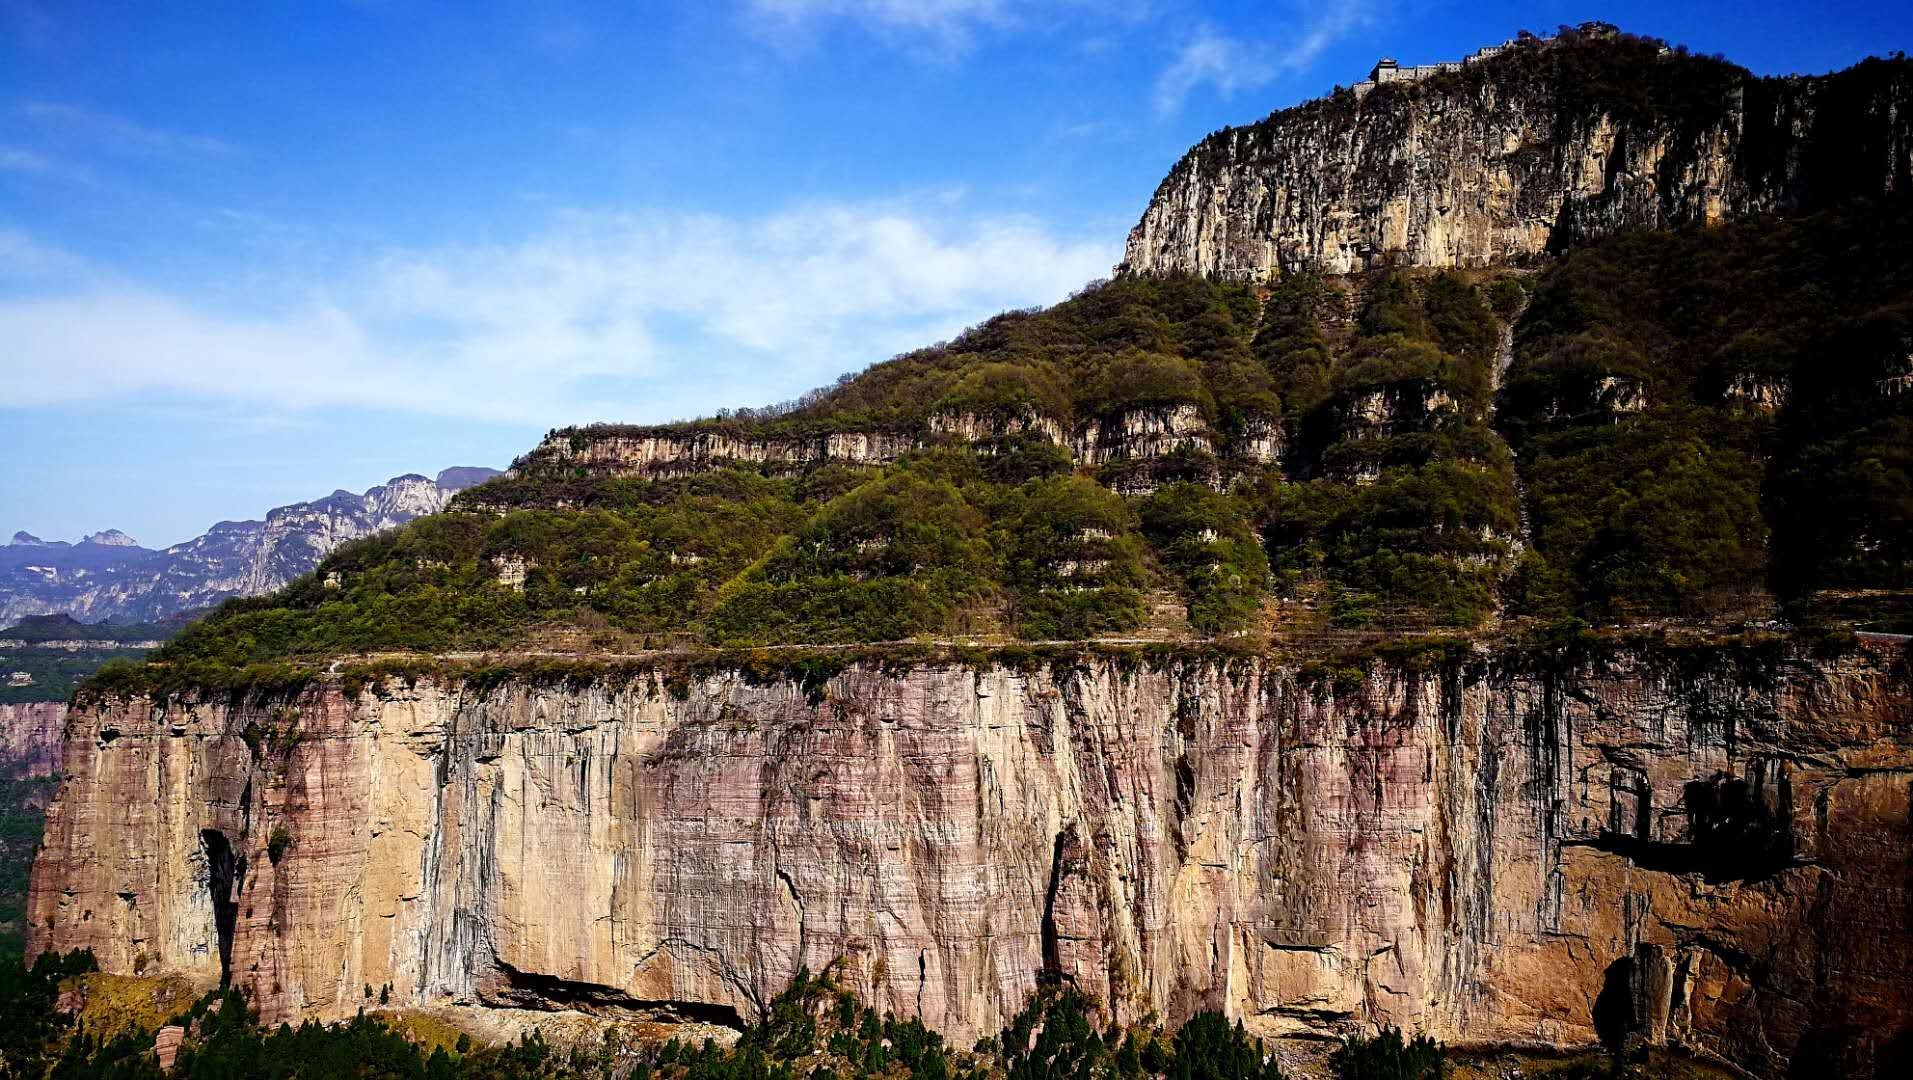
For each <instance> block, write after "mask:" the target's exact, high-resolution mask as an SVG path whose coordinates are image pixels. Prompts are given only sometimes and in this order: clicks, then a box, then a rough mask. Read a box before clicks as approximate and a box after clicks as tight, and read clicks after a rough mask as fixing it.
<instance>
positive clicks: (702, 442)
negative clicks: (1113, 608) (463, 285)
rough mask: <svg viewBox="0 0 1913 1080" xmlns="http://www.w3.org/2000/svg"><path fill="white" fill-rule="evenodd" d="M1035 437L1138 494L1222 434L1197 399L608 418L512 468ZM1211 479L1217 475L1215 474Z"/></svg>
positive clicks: (1269, 430)
mask: <svg viewBox="0 0 1913 1080" xmlns="http://www.w3.org/2000/svg"><path fill="white" fill-rule="evenodd" d="M1012 438H1035V439H1041V440H1044V441H1048V442H1052V443H1055V444H1057V445H1058V446H1062V447H1063V448H1065V449H1067V450H1068V451H1069V452H1070V453H1071V455H1072V456H1073V457H1074V458H1075V460H1076V461H1077V462H1078V463H1080V464H1083V465H1086V466H1091V467H1097V466H1104V465H1129V466H1134V468H1133V469H1131V470H1129V471H1127V472H1123V473H1122V474H1121V475H1119V476H1118V475H1112V476H1111V477H1109V478H1108V479H1109V482H1110V484H1111V486H1112V487H1114V488H1116V489H1117V490H1118V491H1121V492H1123V493H1124V494H1141V493H1147V492H1148V491H1150V490H1152V489H1153V487H1154V483H1155V479H1156V478H1155V475H1154V472H1153V471H1152V470H1151V469H1150V468H1149V467H1148V466H1149V465H1150V463H1152V462H1156V461H1160V460H1162V459H1164V458H1170V457H1175V456H1178V455H1186V454H1191V453H1196V454H1204V455H1206V454H1209V453H1210V452H1211V451H1212V450H1213V449H1214V443H1215V438H1214V436H1213V434H1212V433H1211V431H1210V429H1209V425H1208V421H1207V420H1206V419H1205V418H1204V417H1203V415H1202V411H1201V409H1199V408H1198V407H1197V406H1195V405H1192V404H1189V405H1175V406H1166V407H1161V408H1149V409H1132V410H1128V411H1125V412H1120V413H1117V414H1115V415H1113V416H1109V417H1105V418H1102V419H1096V420H1090V421H1088V422H1086V423H1084V424H1081V425H1079V426H1077V427H1076V428H1074V429H1073V430H1065V428H1064V426H1063V425H1062V423H1060V422H1059V421H1057V420H1055V419H1053V418H1050V417H1046V416H1026V417H1016V418H1010V419H1005V420H992V419H988V418H984V417H979V416H976V415H973V414H968V413H937V414H933V415H932V416H930V417H929V418H928V419H927V420H926V421H925V424H924V430H923V432H922V433H921V434H920V435H919V434H909V433H892V432H857V431H845V432H835V433H831V434H824V435H811V436H802V437H789V438H784V437H772V436H765V435H761V434H751V433H749V432H748V431H746V430H745V429H739V430H738V431H736V432H731V431H725V430H710V431H695V432H691V433H683V432H678V431H674V430H673V429H669V428H642V427H624V426H616V425H606V426H600V427H595V428H594V427H586V428H577V429H569V430H565V431H556V432H553V433H551V434H550V435H548V436H547V437H546V438H545V440H544V442H542V443H540V444H539V445H538V447H537V448H536V449H534V450H533V451H532V452H531V453H529V454H527V455H525V456H524V457H523V458H521V459H520V460H519V461H518V462H517V463H516V464H515V465H514V466H513V468H512V471H513V473H514V474H517V475H521V476H523V475H546V476H565V475H574V474H576V473H578V472H580V471H582V472H584V473H587V474H594V475H601V476H629V477H649V478H659V477H669V476H686V475H691V474H694V473H699V472H704V471H707V470H710V469H715V468H719V467H722V466H725V465H735V464H741V465H752V466H760V467H766V468H769V469H772V470H774V471H778V470H783V471H796V470H800V469H804V468H808V467H811V466H815V465H822V464H826V463H835V464H844V465H883V464H887V463H889V462H892V461H895V460H896V459H897V458H899V457H902V456H903V455H904V454H907V453H909V452H911V451H912V450H919V449H922V448H924V447H926V446H929V445H931V444H932V443H935V442H943V441H955V442H964V443H970V444H974V445H976V446H978V447H979V448H981V449H983V450H984V451H985V452H989V451H991V450H992V449H994V447H995V446H996V445H999V444H1000V443H1001V442H1002V441H1003V440H1005V439H1012ZM1281 448H1282V432H1281V430H1280V428H1279V426H1278V425H1277V424H1276V423H1275V422H1274V421H1272V420H1260V421H1257V422H1256V423H1254V424H1253V425H1252V426H1251V427H1250V429H1249V430H1248V431H1247V432H1246V433H1245V436H1244V438H1243V439H1242V443H1241V452H1240V453H1239V454H1238V457H1239V458H1240V459H1241V460H1242V461H1244V462H1247V463H1251V464H1258V465H1259V464H1267V463H1270V462H1274V461H1277V460H1279V459H1280V456H1281ZM1211 479H1213V477H1211Z"/></svg>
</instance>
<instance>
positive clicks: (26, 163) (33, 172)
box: [0, 146, 96, 184]
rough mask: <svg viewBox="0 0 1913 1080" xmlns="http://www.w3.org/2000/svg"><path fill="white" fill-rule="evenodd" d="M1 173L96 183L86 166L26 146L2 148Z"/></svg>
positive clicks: (80, 182)
mask: <svg viewBox="0 0 1913 1080" xmlns="http://www.w3.org/2000/svg"><path fill="white" fill-rule="evenodd" d="M0 173H16V174H19V175H22V176H32V177H37V178H40V179H47V180H65V181H68V182H70V183H76V184H93V183H95V182H96V181H95V179H94V176H93V173H92V171H91V170H89V169H87V168H86V167H85V166H83V165H76V164H74V163H73V162H71V161H64V160H62V159H60V158H57V157H54V156H53V155H51V154H44V153H41V152H40V151H38V150H31V149H28V148H26V147H24V146H0Z"/></svg>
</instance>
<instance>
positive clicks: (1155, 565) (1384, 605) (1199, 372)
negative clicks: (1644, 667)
mask: <svg viewBox="0 0 1913 1080" xmlns="http://www.w3.org/2000/svg"><path fill="white" fill-rule="evenodd" d="M1910 255H1913V216H1910V215H1909V211H1908V208H1907V206H1906V204H1905V203H1904V202H1897V203H1890V204H1882V203H1851V204H1846V205H1843V206H1841V207H1839V208H1837V209H1833V210H1828V211H1824V212H1821V213H1818V214H1815V215H1812V216H1808V217H1799V218H1779V217H1762V218H1756V219H1751V220H1747V221H1744V222H1740V223H1735V224H1731V225H1727V226H1722V227H1716V228H1712V229H1706V230H1702V229H1688V230H1679V231H1655V232H1648V231H1639V232H1630V233H1626V234H1622V235H1619V236H1616V237H1614V238H1612V239H1610V240H1606V241H1603V242H1600V243H1596V244H1592V245H1589V246H1587V247H1584V248H1580V249H1577V250H1574V251H1572V252H1570V253H1568V254H1567V255H1565V256H1564V257H1562V258H1560V259H1559V260H1557V261H1555V262H1553V263H1552V264H1550V265H1548V266H1546V267H1545V268H1543V269H1541V270H1539V271H1537V272H1522V271H1514V270H1480V271H1465V272H1463V271H1448V272H1433V273H1431V272H1416V271H1406V270H1382V271H1376V272H1371V273H1368V274H1364V275H1357V276H1348V277H1338V278H1325V277H1317V276H1313V275H1309V274H1291V275H1288V276H1285V277H1284V278H1282V279H1280V280H1279V281H1278V282H1276V283H1275V284H1274V285H1273V286H1271V287H1267V288H1262V287H1255V286H1250V285H1245V284H1234V283H1220V282H1212V281H1207V280H1202V279H1199V278H1194V277H1186V276H1183V277H1163V278H1151V277H1136V276H1128V277H1123V278H1120V279H1117V280H1115V281H1111V282H1104V283H1098V284H1094V285H1091V286H1090V287H1088V288H1086V289H1084V290H1083V291H1082V292H1081V293H1079V294H1078V295H1076V296H1073V297H1071V298H1070V299H1068V300H1066V301H1064V302H1063V303H1061V304H1058V305H1056V306H1055V307H1053V308H1049V309H1046V310H1041V311H1024V312H1013V313H1010V314H1006V315H1003V316H1000V317H998V318H996V319H993V320H991V321H989V322H987V323H985V324H983V325H981V326H978V327H976V328H975V329H973V330H971V331H969V332H967V333H965V334H964V335H962V336H961V337H959V338H957V339H956V340H954V341H951V342H949V343H947V344H943V345H939V346H936V347H933V348H929V349H925V350H922V351H919V352H916V353H911V354H908V355H905V356H901V357H898V358H896V359H894V360H891V361H888V362H886V363H882V364H878V365H876V366H874V367H872V368H870V369H869V370H867V371H865V372H863V373H862V374H860V375H858V376H855V377H851V378H846V379H845V380H842V381H841V382H839V383H838V384H837V385H836V386H835V387H832V388H830V389H828V390H826V391H823V392H820V393H818V394H815V395H811V396H810V397H809V398H807V399H806V400H805V401H803V402H801V403H799V404H797V405H795V406H792V407H787V408H784V409H780V410H763V411H761V412H751V411H742V412H739V413H736V414H730V415H727V416H725V417H722V418H718V419H713V420H709V421H700V422H695V423H691V424H684V425H676V426H673V427H667V428H652V429H633V428H619V427H593V428H584V429H576V430H572V431H568V432H559V433H555V434H554V436H553V437H552V438H551V439H548V440H547V441H546V443H545V444H544V445H543V446H541V447H540V448H539V450H538V451H536V452H534V453H532V454H530V455H528V456H527V457H525V458H524V459H522V460H521V461H520V462H519V463H518V467H517V468H516V469H515V470H514V472H513V473H512V474H511V475H508V476H506V477H502V478H499V479H497V480H494V481H492V482H490V483H488V484H485V485H482V486H480V487H478V488H475V489H472V490H470V491H468V492H466V493H464V494H463V495H461V496H460V497H459V498H458V499H457V500H456V501H455V503H454V504H453V506H452V507H451V509H450V511H449V512H446V513H443V514H439V515H436V516H433V517H431V518H427V519H423V520H420V521H418V522H415V523H413V524H412V525H410V526H408V527H406V528H404V529H401V530H397V531H395V532H392V533H390V534H386V535H382V536H378V537H374V538H371V539H368V540H364V541H361V542H358V543H354V544H351V545H348V546H347V547H346V548H344V549H343V550H341V551H339V552H338V553H336V554H335V555H333V556H332V557H330V558H329V559H328V560H327V561H326V562H325V563H324V564H323V565H322V566H321V567H320V568H319V570H318V571H317V572H316V573H315V574H313V575H311V576H308V577H306V578H303V579H301V580H299V581H298V582H296V583H294V584H293V585H292V586H291V587H289V588H288V589H286V590H285V591H283V592H281V593H279V594H276V595H274V596H270V597H264V598H259V599H253V600H243V601H236V602H233V603H230V604H228V605H227V606H225V607H224V608H222V609H221V610H220V611H219V612H218V613H217V614H216V615H214V616H213V617H211V618H209V619H207V620H205V621H204V622H202V623H200V624H198V625H196V626H195V627H193V628H191V629H190V630H189V631H187V632H186V633H184V634H183V635H181V636H180V637H179V638H177V639H176V640H175V641H173V642H172V643H170V644H168V645H167V646H166V647H165V648H164V649H162V650H160V652H159V653H158V654H157V655H156V659H158V660H160V661H162V662H163V663H164V664H165V665H166V666H167V667H168V668H169V669H170V670H171V671H172V673H173V675H174V676H180V677H183V676H186V675H188V674H190V673H191V672H193V671H195V670H197V671H198V672H199V675H200V677H206V678H211V677H214V676H215V675H217V673H219V672H225V673H227V674H230V673H231V672H233V671H234V670H236V669H240V668H244V667H246V666H247V665H252V664H260V663H281V662H284V661H287V660H298V659H301V658H314V657H320V656H327V655H337V654H347V653H369V652H382V651H392V650H420V651H435V652H437V651H447V650H460V649H501V648H509V647H514V646H524V645H528V644H537V643H545V644H557V645H569V646H574V647H590V648H599V649H603V648H639V647H646V646H650V647H658V646H664V645H686V644H701V645H714V646H760V645H772V644H797V643H801V644H841V643H853V642H888V641H898V640H905V639H911V638H946V637H957V638H963V639H966V640H977V641H984V642H988V641H1004V642H1008V641H1014V640H1026V641H1029V640H1041V641H1052V640H1080V639H1089V638H1119V639H1122V638H1129V637H1132V636H1133V637H1153V638H1208V637H1240V636H1249V637H1253V638H1260V637H1261V636H1262V635H1268V634H1274V635H1276V636H1278V637H1279V636H1281V635H1283V634H1285V633H1302V632H1305V631H1319V630H1323V629H1338V628H1339V629H1344V630H1368V631H1381V632H1390V631H1400V630H1428V629H1437V628H1439V629H1446V630H1451V631H1482V630H1502V631H1506V630H1510V629H1518V628H1521V627H1547V626H1554V625H1558V624H1561V623H1563V622H1570V623H1577V624H1578V623H1592V624H1603V623H1621V622H1628V621H1637V620H1642V619H1654V620H1678V621H1686V622H1699V623H1704V624H1713V625H1719V624H1733V625H1740V624H1743V623H1746V622H1747V621H1749V620H1764V619H1768V618H1772V617H1774V616H1775V615H1776V614H1780V615H1788V614H1792V615H1794V616H1796V617H1809V616H1811V617H1820V616H1822V615H1825V614H1826V613H1828V612H1831V613H1833V614H1835V615H1839V616H1842V617H1845V618H1848V619H1850V620H1851V621H1853V622H1855V623H1857V624H1859V625H1861V626H1873V627H1876V628H1893V627H1899V628H1902V629H1903V628H1905V626H1906V621H1905V620H1906V610H1905V606H1904V604H1903V598H1904V596H1905V591H1906V590H1907V589H1908V588H1909V586H1913V479H1910V478H1913V257H1909V256H1910ZM873 431H874V432H888V433H892V434H894V435H897V436H900V437H901V438H902V439H903V440H904V445H905V446H906V447H907V449H905V450H904V451H903V452H901V453H899V454H896V455H894V456H891V457H888V458H882V459H876V460H866V461H862V462H857V461H847V460H841V459H837V458H831V457H828V456H825V457H820V458H818V459H815V460H809V461H796V462H792V461H781V462H780V461H765V460H759V461H751V460H747V459H744V457H743V456H742V455H740V457H739V458H736V459H725V458H723V457H721V456H717V457H714V458H712V459H711V460H708V461H703V462H700V463H699V466H698V467H697V468H694V469H677V470H670V471H658V472H646V471H645V469H644V468H643V467H642V466H641V465H640V466H634V467H628V468H627V467H618V466H617V465H616V463H615V462H614V463H613V466H612V467H604V466H603V464H602V459H599V460H598V461H597V462H596V463H592V464H588V463H587V460H588V459H587V456H585V455H580V454H573V453H571V452H570V451H575V450H578V449H579V448H587V449H588V448H590V447H593V446H595V445H598V444H601V443H616V442H617V441H618V440H631V439H634V438H674V439H679V440H684V439H691V438H697V437H705V436H711V435H713V433H715V434H716V435H717V436H719V437H721V440H728V442H723V441H720V444H719V445H734V446H745V447H749V446H763V445H771V444H773V443H774V442H775V441H776V440H779V439H786V440H792V439H795V440H802V439H807V438H813V437H815V436H817V435H818V434H819V433H829V432H873ZM553 447H558V448H560V452H554V451H553ZM1789 605H1791V607H1789ZM124 675H125V673H124V672H121V673H120V677H124ZM113 677H114V673H112V672H109V673H108V681H109V683H110V681H111V679H112V678H113Z"/></svg>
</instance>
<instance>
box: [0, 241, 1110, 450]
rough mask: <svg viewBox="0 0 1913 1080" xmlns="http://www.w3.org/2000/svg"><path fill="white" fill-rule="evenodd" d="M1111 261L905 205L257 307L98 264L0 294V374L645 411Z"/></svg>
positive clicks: (491, 254) (215, 392) (540, 419)
mask: <svg viewBox="0 0 1913 1080" xmlns="http://www.w3.org/2000/svg"><path fill="white" fill-rule="evenodd" d="M8 243H14V244H18V245H26V244H27V243H28V242H27V241H26V238H24V237H20V236H18V235H14V236H12V238H11V239H9V237H8V234H5V233H0V259H4V258H5V257H6V252H7V249H6V244H8ZM23 250H24V247H23ZM36 250H38V249H36ZM1117 254H1118V253H1117V252H1116V251H1115V250H1114V247H1113V246H1112V245H1109V244H1106V243H1101V242H1094V243H1092V242H1081V241H1075V240H1071V239H1067V238H1063V237H1059V236H1057V235H1055V234H1053V233H1052V232H1051V231H1049V230H1047V229H1045V228H1043V227H1042V226H1040V225H1038V224H1036V223H1033V222H1030V221H1026V220H1019V219H1011V218H992V217H976V216H965V215H962V214H961V213H960V212H954V211H952V210H951V209H950V208H949V207H947V206H937V205H927V204H917V203H901V204H828V205H813V206H804V207H797V208H793V209H790V210H787V211H785V212H782V213H778V214H775V215H771V216H768V217H761V218H753V219H733V218H722V217H713V216H703V215H688V214H635V215H604V214H573V215H568V216H566V217H564V218H563V219H562V220H560V221H558V222H556V223H555V224H554V225H553V226H552V227H551V228H550V229H549V230H547V231H546V232H544V233H543V234H541V235H538V236H534V237H532V238H530V239H527V240H525V241H524V242H522V243H518V244H515V245H510V246H500V247H458V248H442V249H433V250H420V251H398V252H392V253H389V254H387V255H385V256H383V257H381V258H378V259H376V260H374V261H372V262H369V263H367V264H365V265H363V266H361V267H359V268H358V269H357V270H356V271H354V272H353V273H351V274H350V275H349V276H348V277H347V278H346V279H344V280H341V281H335V282H331V283H328V284H326V285H324V286H318V287H314V288H312V289H310V290H309V291H308V293H307V296H306V299H305V300H304V301H303V302H301V303H298V304H296V305H293V306H291V307H289V308H286V309H283V310H276V311H269V312H263V313H260V312H252V313H233V312H224V311H215V310H209V309H207V308H205V307H203V306H201V305H198V304H196V303H195V302H193V301H192V300H191V299H189V298H186V297H183V296H179V295H175V294H171V293H166V292H161V291H158V290H154V289H150V288H145V287H142V286H139V285H137V284H134V283H130V282H127V281H124V280H121V279H118V278H115V277H113V276H111V275H108V274H104V273H97V274H89V275H86V276H84V277H82V278H80V279H77V280H75V279H72V278H71V276H70V275H69V277H68V279H67V280H66V281H65V282H64V283H63V285H62V286H61V287H59V288H53V289H47V288H38V289H29V290H14V294H13V295H12V296H11V297H9V296H7V295H6V293H5V292H4V291H0V340H4V341H7V342H8V348H7V349H5V350H0V380H4V381H5V382H6V383H7V384H8V385H11V386H13V387H15V388H16V392H15V393H14V395H13V397H12V399H11V400H10V402H9V404H11V405H16V406H18V405H26V406H33V405H47V404H54V403H59V402H70V401H79V400H89V399H100V398H108V397H117V396H123V395H129V394H152V393H165V394H182V395H190V396H193V397H196V398H202V399H208V400H213V401H221V402H243V403H249V404H251V405H254V406H257V407H263V408H268V409H276V410H281V411H291V412H296V411H298V410H300V409H304V408H308V407H317V406H334V405H348V406H378V407H388V408H397V409H407V410H415V411H420V412H429V413H438V414H445V415H455V416H464V417H472V418H479V419H490V420H508V421H518V422H527V421H531V422H537V423H559V422H567V421H582V420H591V419H621V418H625V419H631V418H636V419H644V418H652V419H658V418H665V417H669V416H673V415H680V414H691V413H695V412H698V411H708V410H710V409H712V408H714V407H716V406H719V405H735V404H741V403H751V402H753V401H757V402H761V401H765V400H769V399H771V398H774V397H779V396H786V395H789V394H792V393H795V392H797V391H799V390H801V389H803V388H805V387H807V386H810V385H814V384H817V383H821V382H824V381H827V380H828V379H829V378H831V377H833V376H835V375H836V374H839V373H841V372H843V371H847V370H853V369H855V368H859V367H862V366H864V365H865V364H868V363H869V362H871V361H873V360H878V359H882V358H883V357H884V356H886V355H889V354H890V353H893V352H897V351H902V350H904V349H907V348H910V347H913V346H917V345H922V344H927V343H928V342H930V341H933V340H936V339H938V338H943V337H947V336H949V335H950V334H951V333H953V332H954V331H955V330H957V329H959V328H961V327H962V326H964V325H967V324H969V323H972V322H974V321H976V320H977V319H979V318H982V317H984V316H987V315H989V314H991V313H994V312H996V311H999V310H1002V309H1005V308H1011V307H1019V306H1024V305H1028V304H1031V303H1039V302H1046V301H1053V300H1056V299H1059V298H1060V297H1062V296H1063V295H1064V294H1065V293H1067V292H1068V291H1069V290H1070V289H1072V288H1074V287H1076V286H1078V285H1080V284H1082V283H1083V282H1084V281H1085V280H1088V279H1089V278H1091V277H1094V276H1097V275H1099V274H1101V273H1103V272H1105V271H1106V270H1107V268H1108V266H1109V265H1110V264H1111V263H1112V262H1113V261H1114V260H1115V258H1116V256H1117ZM40 261H41V262H42V263H45V262H47V259H46V258H45V256H44V255H43V256H42V257H41V259H40ZM67 269H69V270H70V266H69V267H67Z"/></svg>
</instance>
